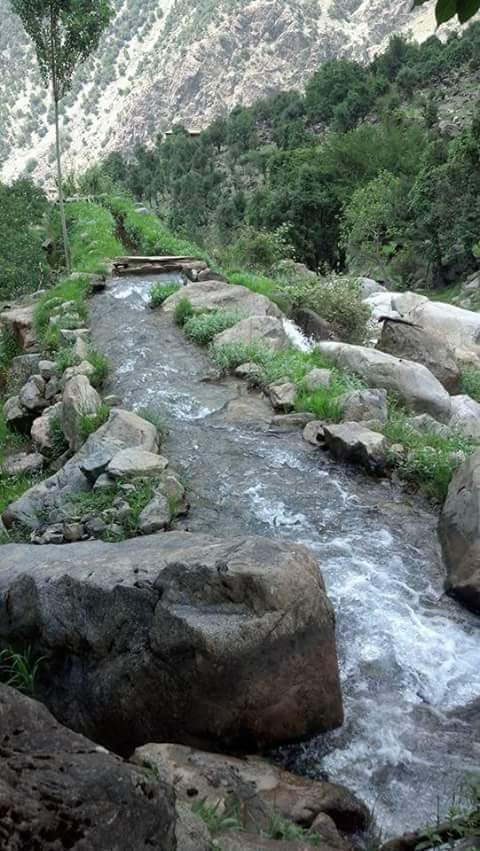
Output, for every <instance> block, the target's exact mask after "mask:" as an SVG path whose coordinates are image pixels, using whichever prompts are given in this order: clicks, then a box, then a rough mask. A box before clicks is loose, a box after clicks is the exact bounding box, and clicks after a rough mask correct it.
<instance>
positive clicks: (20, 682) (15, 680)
mask: <svg viewBox="0 0 480 851" xmlns="http://www.w3.org/2000/svg"><path fill="white" fill-rule="evenodd" d="M42 662H43V657H42V658H40V659H36V660H35V659H34V658H33V655H32V652H31V650H30V648H29V647H28V648H27V649H26V650H25V652H24V653H16V652H15V651H14V650H13V649H12V648H10V647H9V648H7V649H6V650H2V651H1V653H0V680H1V681H2V682H4V683H6V685H7V686H11V687H12V688H16V689H18V690H19V691H23V692H24V694H30V695H31V694H33V693H34V691H35V680H36V677H37V674H38V669H39V666H40V665H41V663H42Z"/></svg>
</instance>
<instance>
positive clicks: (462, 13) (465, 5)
mask: <svg viewBox="0 0 480 851" xmlns="http://www.w3.org/2000/svg"><path fill="white" fill-rule="evenodd" d="M427 2H429V0H415V3H414V5H415V6H422V5H423V4H424V3H427ZM479 9H480V0H436V5H435V16H436V18H437V24H438V25H440V24H444V23H445V21H449V20H450V18H454V17H455V15H457V17H458V20H459V21H460V23H461V24H464V23H466V21H469V20H470V18H472V17H473V15H475V14H476V13H477V12H478V10H479Z"/></svg>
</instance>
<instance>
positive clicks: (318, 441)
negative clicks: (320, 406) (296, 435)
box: [303, 420, 325, 446]
mask: <svg viewBox="0 0 480 851" xmlns="http://www.w3.org/2000/svg"><path fill="white" fill-rule="evenodd" d="M303 439H304V440H306V441H307V443H311V444H312V446H323V444H324V443H325V431H324V423H322V422H320V420H313V421H312V422H311V423H307V425H306V426H305V428H304V430H303Z"/></svg>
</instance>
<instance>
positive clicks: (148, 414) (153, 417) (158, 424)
mask: <svg viewBox="0 0 480 851" xmlns="http://www.w3.org/2000/svg"><path fill="white" fill-rule="evenodd" d="M135 413H136V414H137V416H139V417H141V418H142V420H146V421H147V423H151V424H152V425H153V426H155V428H156V429H157V433H158V434H159V436H160V437H161V438H164V437H166V435H167V434H168V426H167V424H166V422H165V420H164V419H163V417H162V416H160V414H156V413H155V412H154V411H150V410H149V409H148V408H140V409H139V410H138V411H135Z"/></svg>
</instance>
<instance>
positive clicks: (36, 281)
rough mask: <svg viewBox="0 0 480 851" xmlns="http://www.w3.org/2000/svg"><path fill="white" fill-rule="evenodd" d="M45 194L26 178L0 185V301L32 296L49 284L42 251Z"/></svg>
mask: <svg viewBox="0 0 480 851" xmlns="http://www.w3.org/2000/svg"><path fill="white" fill-rule="evenodd" d="M47 210H48V204H47V199H46V197H45V195H44V193H43V192H42V191H41V190H40V189H39V188H38V187H36V186H35V185H34V183H33V182H32V181H31V180H29V179H25V178H21V179H19V180H16V181H15V182H14V183H12V184H11V186H5V185H3V184H0V231H1V234H2V239H1V241H0V298H12V297H17V296H19V295H22V294H23V293H28V292H34V290H37V289H40V288H41V287H44V286H46V285H47V284H48V281H49V278H50V272H49V268H48V265H47V262H46V259H45V253H44V251H43V249H42V242H43V240H44V239H45V228H44V227H43V224H42V223H43V219H44V215H45V214H46V212H47Z"/></svg>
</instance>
